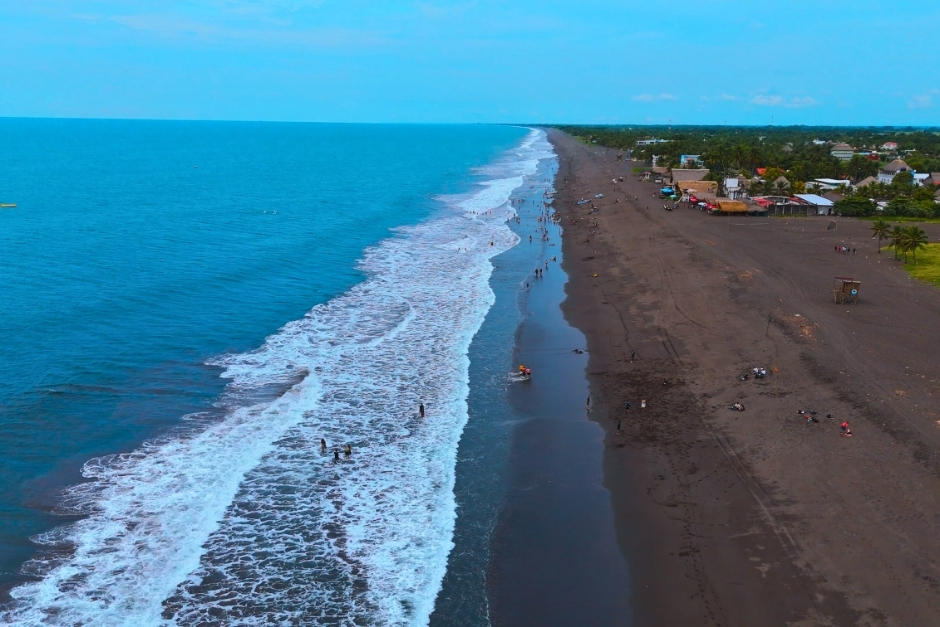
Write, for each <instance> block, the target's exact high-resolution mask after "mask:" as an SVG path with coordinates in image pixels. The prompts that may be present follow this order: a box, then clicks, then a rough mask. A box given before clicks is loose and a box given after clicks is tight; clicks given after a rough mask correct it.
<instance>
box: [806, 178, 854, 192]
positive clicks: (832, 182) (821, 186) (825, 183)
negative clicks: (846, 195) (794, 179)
mask: <svg viewBox="0 0 940 627" xmlns="http://www.w3.org/2000/svg"><path fill="white" fill-rule="evenodd" d="M843 186H844V187H848V188H851V187H852V181H850V180H848V179H813V180H812V181H810V182H809V183H807V184H806V187H813V188H815V189H817V190H821V191H826V190H830V189H838V188H839V187H843Z"/></svg>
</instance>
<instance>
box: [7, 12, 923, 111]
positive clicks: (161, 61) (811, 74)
mask: <svg viewBox="0 0 940 627" xmlns="http://www.w3.org/2000/svg"><path fill="white" fill-rule="evenodd" d="M938 24H940V2H936V1H912V2H901V3H887V2H883V1H882V2H869V1H864V0H859V1H854V2H843V1H842V0H830V1H810V0H790V1H789V2H786V3H784V2H766V1H763V2H762V1H759V0H749V1H746V2H745V1H722V0H699V1H688V2H683V1H673V2H656V1H653V0H647V1H645V2H632V1H620V2H616V1H612V0H611V1H600V0H580V1H577V2H574V1H568V2H562V1H559V0H536V1H529V0H518V1H515V2H497V1H488V0H476V1H473V0H470V1H466V2H459V1H458V2H442V1H434V0H425V1H420V2H409V1H406V0H402V1H397V2H392V1H388V2H382V1H379V0H374V1H372V2H366V1H360V0H342V1H339V0H336V1H334V0H267V1H263V0H200V1H196V0H192V1H184V0H178V1H173V0H165V1H162V2H161V1H138V2H133V1H130V0H125V1H116V0H70V1H69V0H29V1H27V0H0V85H2V88H0V116H53V117H60V116H65V117H121V118H127V117H130V118H177V119H179V118H182V119H219V120H298V121H322V122H546V123H551V122H570V123H674V124H696V123H718V124H725V123H727V124H770V123H773V124H903V125H907V124H911V125H923V124H931V125H937V124H940V67H938V56H937V52H936V50H937V46H938V44H937V37H938V34H937V25H938Z"/></svg>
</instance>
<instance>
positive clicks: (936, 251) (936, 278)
mask: <svg viewBox="0 0 940 627" xmlns="http://www.w3.org/2000/svg"><path fill="white" fill-rule="evenodd" d="M904 269H905V270H907V272H908V274H910V275H911V276H912V277H914V278H915V279H920V280H921V281H927V282H928V283H933V284H934V285H936V286H937V287H940V244H927V247H926V248H922V249H921V250H919V251H917V265H914V263H913V262H911V261H910V258H908V262H907V263H905V264H904Z"/></svg>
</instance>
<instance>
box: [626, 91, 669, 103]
mask: <svg viewBox="0 0 940 627" xmlns="http://www.w3.org/2000/svg"><path fill="white" fill-rule="evenodd" d="M633 100H635V101H637V102H656V101H662V100H676V97H675V96H674V95H672V94H666V93H662V94H637V95H636V96H634V97H633Z"/></svg>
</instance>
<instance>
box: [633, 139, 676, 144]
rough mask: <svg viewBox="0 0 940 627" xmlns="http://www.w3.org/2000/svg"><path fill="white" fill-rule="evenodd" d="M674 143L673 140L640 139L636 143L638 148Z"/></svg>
mask: <svg viewBox="0 0 940 627" xmlns="http://www.w3.org/2000/svg"><path fill="white" fill-rule="evenodd" d="M669 141H672V140H671V139H656V138H653V139H639V140H637V142H636V145H637V146H652V145H653V144H665V143H666V142H669Z"/></svg>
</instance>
